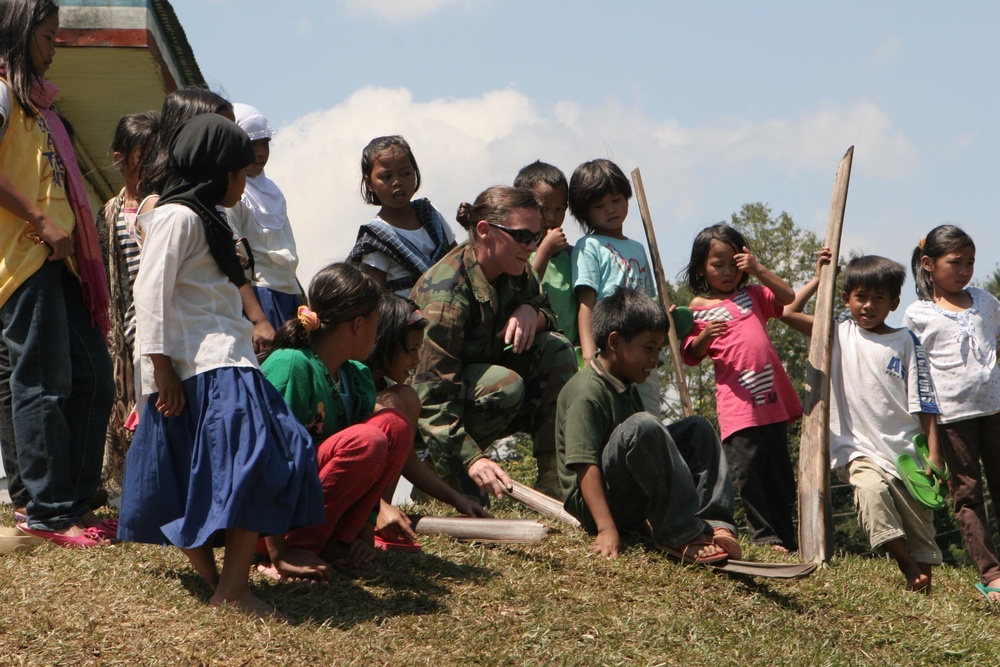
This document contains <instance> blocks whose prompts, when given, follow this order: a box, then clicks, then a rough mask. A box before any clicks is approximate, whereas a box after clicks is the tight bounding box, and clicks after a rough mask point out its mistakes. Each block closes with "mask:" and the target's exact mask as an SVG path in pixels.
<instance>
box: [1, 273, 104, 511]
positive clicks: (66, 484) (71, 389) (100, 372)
mask: <svg viewBox="0 0 1000 667" xmlns="http://www.w3.org/2000/svg"><path fill="white" fill-rule="evenodd" d="M0 325H2V330H3V341H4V344H6V346H7V350H8V352H9V354H10V362H11V369H12V372H11V376H10V388H11V392H12V393H13V417H14V434H15V442H16V447H17V462H18V467H19V468H20V471H21V480H22V481H23V483H24V486H25V488H26V489H27V492H28V495H30V496H31V501H30V502H29V503H28V525H29V526H30V527H31V528H37V529H41V530H61V529H63V528H67V527H69V526H71V525H73V524H75V523H77V522H78V521H79V518H80V516H81V515H82V514H84V513H86V512H87V511H89V507H88V505H87V501H88V500H89V499H90V498H91V496H93V495H94V492H95V491H96V490H97V487H98V485H99V484H100V481H101V466H102V465H103V462H104V436H105V432H106V429H107V426H108V415H109V414H110V412H111V402H112V399H113V397H114V390H115V388H114V381H113V379H112V373H111V358H110V357H109V356H108V349H107V346H106V345H105V342H104V338H103V337H102V336H101V332H100V330H99V329H98V328H97V327H95V326H94V325H93V322H92V321H91V317H90V313H89V312H88V310H87V307H86V306H85V305H84V302H83V292H82V291H81V289H80V283H79V281H78V280H77V279H76V278H75V277H74V276H73V275H72V274H71V273H70V272H69V270H68V269H67V268H66V265H65V263H64V262H46V263H45V264H44V265H42V267H41V268H40V269H38V271H36V272H35V273H34V274H33V275H32V276H31V277H30V278H28V279H27V280H26V281H25V282H24V284H22V285H21V286H20V287H19V288H18V289H17V290H16V291H15V292H14V293H13V294H12V295H11V297H10V298H9V299H8V300H7V303H5V304H4V305H3V307H2V308H0Z"/></svg>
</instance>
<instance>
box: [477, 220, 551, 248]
mask: <svg viewBox="0 0 1000 667" xmlns="http://www.w3.org/2000/svg"><path fill="white" fill-rule="evenodd" d="M486 224H488V225H489V226H490V227H496V228H497V229H499V230H500V231H502V232H506V233H507V234H509V235H510V237H511V238H512V239H514V240H515V241H517V242H518V243H521V244H523V245H538V242H539V241H541V240H542V237H543V236H545V232H543V231H537V232H533V231H531V230H530V229H511V228H510V227H504V226H503V225H498V224H497V223H495V222H489V221H488V220H487V221H486Z"/></svg>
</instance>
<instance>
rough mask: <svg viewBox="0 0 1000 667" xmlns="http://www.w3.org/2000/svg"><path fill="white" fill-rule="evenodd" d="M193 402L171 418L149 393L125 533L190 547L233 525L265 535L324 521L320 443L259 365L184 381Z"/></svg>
mask: <svg viewBox="0 0 1000 667" xmlns="http://www.w3.org/2000/svg"><path fill="white" fill-rule="evenodd" d="M183 387H184V393H185V394H186V396H187V401H188V402H187V405H186V406H185V408H184V411H183V412H181V414H180V415H178V416H175V417H166V418H165V417H163V416H162V415H161V414H160V413H159V411H157V409H156V399H157V397H158V394H153V396H151V397H150V398H149V402H148V404H147V405H146V410H145V412H144V413H143V415H142V419H141V420H140V422H139V428H138V430H137V431H136V434H135V438H134V439H133V441H132V446H131V447H130V448H129V451H128V455H127V456H126V458H125V481H124V484H123V488H122V507H121V518H120V522H119V525H118V537H119V538H120V539H123V540H129V541H131V542H147V543H151V544H164V545H166V544H173V545H174V546H177V547H181V548H184V549H191V548H194V547H199V546H202V545H205V544H208V545H210V546H219V543H220V540H221V538H222V533H221V532H220V531H224V530H226V529H228V528H242V529H244V530H250V531H256V532H259V533H261V534H264V535H275V534H284V533H286V532H288V531H289V530H290V529H291V528H295V527H299V526H306V525H313V524H320V523H323V520H324V515H323V491H322V488H321V487H320V483H319V475H318V473H317V470H316V451H315V449H314V447H313V444H312V439H311V438H310V437H309V434H308V433H307V432H306V430H305V428H304V427H303V426H302V425H301V424H299V423H298V421H296V419H295V417H294V416H293V415H292V413H291V411H290V410H289V408H288V405H287V404H286V403H285V401H284V399H283V398H282V397H281V395H280V394H279V393H278V392H277V390H276V389H275V388H274V387H273V386H271V384H270V383H269V382H268V381H267V380H266V379H265V378H264V375H263V374H262V373H261V372H260V371H259V370H258V369H256V368H246V367H225V368H216V369H213V370H210V371H206V372H204V373H201V374H199V375H196V376H194V377H192V378H188V379H187V380H184V382H183Z"/></svg>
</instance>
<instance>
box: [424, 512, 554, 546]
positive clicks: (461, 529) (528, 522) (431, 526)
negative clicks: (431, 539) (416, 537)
mask: <svg viewBox="0 0 1000 667" xmlns="http://www.w3.org/2000/svg"><path fill="white" fill-rule="evenodd" d="M411 520H412V522H413V530H414V531H416V532H417V533H418V534H420V535H447V536H449V537H452V538H454V539H456V540H475V541H478V542H501V543H505V544H534V543H537V542H541V541H542V540H543V539H545V536H546V535H548V534H549V533H551V532H553V529H552V528H549V527H548V526H546V525H545V524H543V523H539V522H538V521H535V520H534V519H473V518H469V517H459V516H448V517H444V516H421V517H411ZM557 532H558V531H557Z"/></svg>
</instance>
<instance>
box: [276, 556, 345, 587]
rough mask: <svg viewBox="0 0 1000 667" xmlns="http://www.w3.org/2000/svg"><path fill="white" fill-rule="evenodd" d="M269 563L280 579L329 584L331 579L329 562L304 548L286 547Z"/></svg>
mask: <svg viewBox="0 0 1000 667" xmlns="http://www.w3.org/2000/svg"><path fill="white" fill-rule="evenodd" d="M271 564H272V565H273V566H274V569H275V570H277V571H278V574H280V575H281V580H282V581H293V582H298V581H310V582H315V583H319V584H329V583H330V581H332V579H333V572H332V570H331V568H330V564H329V563H327V562H326V561H325V560H323V559H322V558H320V557H319V556H318V555H316V554H314V553H313V552H311V551H308V550H306V549H287V550H286V551H285V552H284V553H283V554H281V557H280V558H277V559H273V560H272V561H271Z"/></svg>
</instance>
